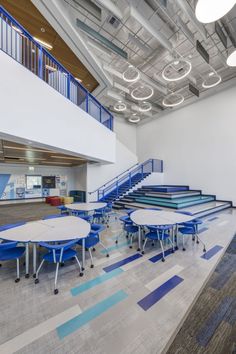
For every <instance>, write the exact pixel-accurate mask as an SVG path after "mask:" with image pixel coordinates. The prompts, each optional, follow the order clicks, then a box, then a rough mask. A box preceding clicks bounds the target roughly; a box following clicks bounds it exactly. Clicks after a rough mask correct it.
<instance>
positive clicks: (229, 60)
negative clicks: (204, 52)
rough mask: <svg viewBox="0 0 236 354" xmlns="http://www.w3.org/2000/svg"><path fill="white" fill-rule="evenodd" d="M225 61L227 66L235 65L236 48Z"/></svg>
mask: <svg viewBox="0 0 236 354" xmlns="http://www.w3.org/2000/svg"><path fill="white" fill-rule="evenodd" d="M226 63H227V65H228V66H236V49H235V50H234V51H233V52H232V53H231V54H230V55H229V56H228V58H227V61H226Z"/></svg>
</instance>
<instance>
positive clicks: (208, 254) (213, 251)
mask: <svg viewBox="0 0 236 354" xmlns="http://www.w3.org/2000/svg"><path fill="white" fill-rule="evenodd" d="M222 248H223V247H222V246H219V245H216V246H214V247H212V248H210V249H209V250H208V251H207V252H205V253H204V254H203V255H202V256H201V258H203V259H206V260H209V259H211V258H212V257H214V255H215V254H216V253H218V252H219V251H220V250H222Z"/></svg>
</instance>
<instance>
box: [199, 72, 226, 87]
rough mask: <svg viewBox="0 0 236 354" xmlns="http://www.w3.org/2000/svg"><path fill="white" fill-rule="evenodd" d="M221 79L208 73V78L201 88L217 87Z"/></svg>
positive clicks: (214, 74) (217, 75)
mask: <svg viewBox="0 0 236 354" xmlns="http://www.w3.org/2000/svg"><path fill="white" fill-rule="evenodd" d="M221 81H222V79H221V76H220V75H219V74H217V73H215V72H210V73H209V74H208V77H207V78H206V79H205V80H204V81H203V83H202V87H204V88H211V87H215V86H217V85H219V84H220V83H221Z"/></svg>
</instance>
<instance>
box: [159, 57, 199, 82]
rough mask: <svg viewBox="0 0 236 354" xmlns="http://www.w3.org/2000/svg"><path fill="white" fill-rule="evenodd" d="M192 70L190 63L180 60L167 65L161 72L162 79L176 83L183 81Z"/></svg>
mask: <svg viewBox="0 0 236 354" xmlns="http://www.w3.org/2000/svg"><path fill="white" fill-rule="evenodd" d="M191 70H192V64H191V63H190V61H188V60H186V59H184V58H181V59H178V60H174V61H172V62H171V63H169V64H167V65H166V66H165V67H164V69H163V71H162V77H163V79H164V80H166V81H178V80H181V79H184V78H185V77H186V76H187V75H188V74H189V73H190V71H191Z"/></svg>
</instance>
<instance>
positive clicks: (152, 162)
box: [89, 159, 163, 200]
mask: <svg viewBox="0 0 236 354" xmlns="http://www.w3.org/2000/svg"><path fill="white" fill-rule="evenodd" d="M152 172H163V160H159V159H149V160H147V161H145V162H143V163H140V164H136V165H134V166H132V167H130V168H129V169H127V170H125V171H124V172H122V173H121V174H119V175H118V176H116V177H114V178H113V179H111V180H110V181H108V182H107V183H106V184H104V185H103V186H101V187H99V188H98V189H96V190H95V191H92V192H89V194H90V195H91V196H92V197H93V199H97V200H102V199H103V198H104V197H106V196H108V195H109V194H110V193H111V192H113V193H114V192H115V195H116V198H119V196H120V193H121V190H120V189H121V186H122V185H123V184H124V183H126V182H129V186H130V188H132V179H133V178H134V177H135V176H136V175H137V174H139V175H140V178H141V179H143V178H144V177H145V176H147V174H149V173H152Z"/></svg>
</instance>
